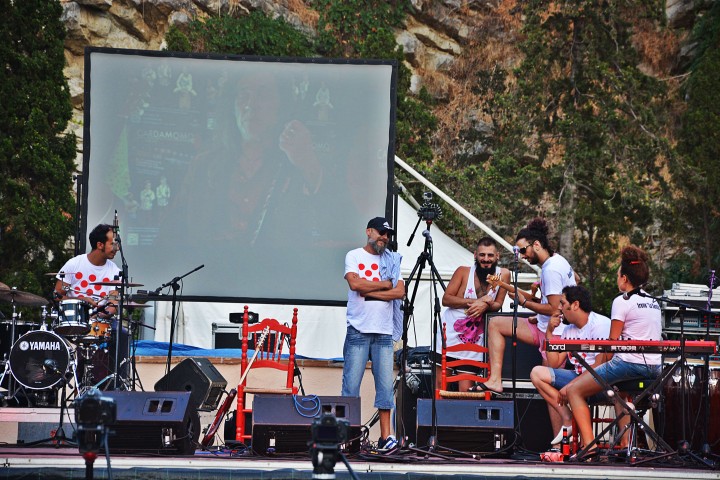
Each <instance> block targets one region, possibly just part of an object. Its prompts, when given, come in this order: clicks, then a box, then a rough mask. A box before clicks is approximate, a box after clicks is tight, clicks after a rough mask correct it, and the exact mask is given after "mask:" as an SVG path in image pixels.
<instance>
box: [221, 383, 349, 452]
mask: <svg viewBox="0 0 720 480" xmlns="http://www.w3.org/2000/svg"><path fill="white" fill-rule="evenodd" d="M302 398H303V397H301V396H300V395H297V396H296V397H293V396H292V395H255V397H254V399H253V405H252V449H253V451H254V452H255V453H257V454H259V455H266V454H268V453H304V452H307V451H308V441H310V440H311V439H312V437H311V433H310V426H311V425H312V422H313V420H314V417H313V416H312V413H315V412H313V411H311V410H309V409H311V408H312V406H313V403H312V402H307V401H306V402H300V400H301V399H302ZM317 400H318V401H319V402H320V412H319V413H318V415H320V414H321V413H325V412H327V413H332V414H333V415H335V417H336V418H338V419H344V420H347V421H348V422H349V423H350V430H349V432H348V438H349V439H351V441H350V442H349V445H346V450H348V451H351V452H357V451H359V450H360V439H359V437H360V397H325V396H324V397H317ZM226 440H227V439H226Z"/></svg>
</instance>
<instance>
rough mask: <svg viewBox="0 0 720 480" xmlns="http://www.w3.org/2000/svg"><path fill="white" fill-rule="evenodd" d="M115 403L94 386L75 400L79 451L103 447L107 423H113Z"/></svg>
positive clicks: (115, 416) (95, 449)
mask: <svg viewBox="0 0 720 480" xmlns="http://www.w3.org/2000/svg"><path fill="white" fill-rule="evenodd" d="M116 418H117V404H116V403H115V400H114V399H112V398H109V397H104V396H102V394H101V393H100V391H99V390H98V389H96V388H92V389H90V390H88V391H87V392H86V393H85V394H83V395H81V396H80V397H78V399H77V400H75V423H77V432H78V437H77V440H78V447H79V450H80V453H85V452H97V451H98V450H100V448H101V447H103V443H104V439H105V436H106V435H107V428H108V425H110V424H112V423H115V420H116Z"/></svg>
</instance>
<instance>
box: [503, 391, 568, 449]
mask: <svg viewBox="0 0 720 480" xmlns="http://www.w3.org/2000/svg"><path fill="white" fill-rule="evenodd" d="M496 398H498V399H502V400H506V401H512V389H510V388H506V389H505V390H503V393H502V394H501V395H499V396H496ZM515 400H516V405H515V412H516V414H517V415H516V417H517V418H516V422H517V425H518V432H519V433H520V439H519V440H518V443H519V445H520V446H522V447H525V448H526V449H527V450H530V451H532V452H544V451H546V450H547V449H548V448H550V441H551V440H552V439H553V437H554V436H555V434H554V433H553V431H552V425H551V424H550V414H549V413H548V406H547V402H545V399H544V398H542V397H541V396H540V394H539V393H538V392H537V390H536V389H535V387H534V386H533V385H532V383H527V382H522V383H519V384H517V385H516V388H515Z"/></svg>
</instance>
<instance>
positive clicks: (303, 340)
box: [155, 199, 473, 359]
mask: <svg viewBox="0 0 720 480" xmlns="http://www.w3.org/2000/svg"><path fill="white" fill-rule="evenodd" d="M417 220H418V216H417V213H416V211H415V210H414V209H413V208H412V207H411V206H410V205H409V204H408V203H407V202H405V201H404V200H403V199H399V202H398V218H397V225H396V228H397V229H398V235H397V239H398V243H399V244H400V245H399V248H398V251H399V252H400V253H401V254H402V255H403V261H402V275H403V278H404V279H405V280H407V279H408V276H409V275H410V273H411V272H412V270H413V268H414V267H415V265H416V262H417V260H418V258H419V257H420V254H421V253H422V251H423V249H424V246H425V238H424V237H423V236H422V232H423V230H425V229H426V225H425V222H421V224H420V226H419V227H418V230H417V233H416V235H415V238H414V240H413V242H412V244H411V245H410V246H409V247H408V246H406V244H407V241H408V238H409V237H410V233H411V232H412V229H413V228H414V227H415V224H416V223H417ZM441 223H442V222H441ZM430 234H431V237H432V243H433V248H432V254H433V256H432V258H433V263H434V264H435V266H436V268H437V271H438V273H439V274H440V276H441V277H442V279H443V281H444V282H445V284H446V285H447V282H448V281H449V280H450V277H451V276H452V274H453V272H454V271H455V269H456V268H457V267H458V266H460V265H470V264H471V263H472V261H473V257H472V253H471V252H470V251H468V250H467V249H466V248H463V247H462V246H461V245H459V244H458V243H456V242H455V241H453V240H452V239H451V238H450V237H448V236H447V235H445V234H444V233H442V231H441V230H440V229H439V228H438V227H437V226H435V225H432V227H431V228H430ZM364 242H365V229H364V225H360V226H359V227H358V247H360V246H362V245H363V244H364ZM342 268H343V267H342V265H338V281H339V282H343V281H344V280H343V278H342ZM415 277H417V272H416V274H415ZM413 280H415V279H413ZM416 283H417V293H416V295H415V302H414V321H411V322H410V325H409V329H408V330H409V334H408V339H409V340H408V343H409V345H410V346H415V345H429V344H430V338H431V325H432V323H431V320H432V312H433V298H432V295H431V290H433V289H432V288H431V286H432V282H430V266H429V265H425V268H424V269H423V272H422V278H421V279H420V281H419V282H415V281H412V282H411V283H410V284H409V285H407V287H408V295H412V293H413V291H414V289H415V285H416ZM436 286H437V292H438V295H439V296H440V297H442V294H443V290H442V287H441V286H440V285H439V284H437V285H436ZM249 306H250V310H251V311H254V312H258V313H259V315H260V318H266V317H273V318H277V319H278V320H280V321H281V322H289V321H290V319H291V318H292V310H293V308H294V307H295V305H266V304H262V305H255V304H251V305H249ZM243 307H244V304H237V303H201V302H183V303H180V304H178V310H179V312H178V320H177V322H178V323H177V325H176V326H175V331H176V337H175V341H176V342H178V343H184V344H188V345H193V346H197V347H201V348H212V347H213V338H212V332H213V328H212V324H213V323H216V324H220V325H227V324H228V323H229V322H228V314H229V313H231V312H242V311H243ZM170 314H171V303H170V302H157V305H156V309H155V318H156V322H155V324H156V328H157V330H156V332H155V340H157V341H165V342H166V341H168V340H169V336H170ZM345 328H346V323H345V307H328V306H306V305H299V306H298V339H297V353H298V354H299V355H302V356H305V357H310V358H322V359H329V358H340V357H342V345H343V342H344V339H345Z"/></svg>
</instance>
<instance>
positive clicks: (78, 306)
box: [53, 299, 90, 336]
mask: <svg viewBox="0 0 720 480" xmlns="http://www.w3.org/2000/svg"><path fill="white" fill-rule="evenodd" d="M57 313H58V315H57V320H56V323H55V327H54V328H53V332H55V333H57V334H60V335H64V336H76V335H85V334H86V333H88V332H89V331H90V304H89V303H87V302H85V301H83V300H77V299H70V300H63V301H62V302H60V307H59V311H58V312H57Z"/></svg>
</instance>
